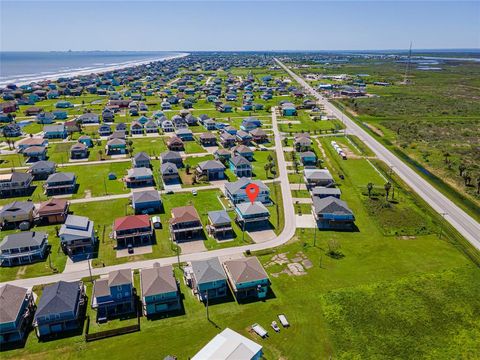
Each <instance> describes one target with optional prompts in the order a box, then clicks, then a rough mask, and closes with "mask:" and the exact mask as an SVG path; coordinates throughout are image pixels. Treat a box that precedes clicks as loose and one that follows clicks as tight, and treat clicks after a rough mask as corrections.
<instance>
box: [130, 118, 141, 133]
mask: <svg viewBox="0 0 480 360" xmlns="http://www.w3.org/2000/svg"><path fill="white" fill-rule="evenodd" d="M130 134H132V135H143V125H142V124H141V123H140V122H138V121H133V122H132V124H131V125H130Z"/></svg>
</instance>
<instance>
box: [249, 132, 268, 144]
mask: <svg viewBox="0 0 480 360" xmlns="http://www.w3.org/2000/svg"><path fill="white" fill-rule="evenodd" d="M250 135H251V136H252V140H253V141H255V142H256V143H259V144H261V143H264V142H267V141H268V135H267V133H266V132H265V130H263V129H259V128H256V129H253V130H251V131H250Z"/></svg>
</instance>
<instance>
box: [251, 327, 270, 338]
mask: <svg viewBox="0 0 480 360" xmlns="http://www.w3.org/2000/svg"><path fill="white" fill-rule="evenodd" d="M252 329H253V331H255V333H257V335H258V336H260V337H261V338H265V337H267V335H268V333H267V330H265V329H264V328H263V327H262V326H260V325H258V324H257V323H255V324H253V325H252Z"/></svg>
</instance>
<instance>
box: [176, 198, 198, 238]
mask: <svg viewBox="0 0 480 360" xmlns="http://www.w3.org/2000/svg"><path fill="white" fill-rule="evenodd" d="M171 215H172V216H171V219H170V220H169V225H170V234H171V235H172V239H173V241H176V242H179V241H184V240H190V239H193V238H194V237H197V236H198V235H200V234H201V232H202V231H203V227H202V223H201V221H200V216H199V215H198V213H197V210H196V209H195V208H194V207H193V206H181V207H176V208H173V209H172V210H171Z"/></svg>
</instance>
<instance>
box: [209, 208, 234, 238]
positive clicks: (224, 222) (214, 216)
mask: <svg viewBox="0 0 480 360" xmlns="http://www.w3.org/2000/svg"><path fill="white" fill-rule="evenodd" d="M232 230H233V229H232V220H231V219H230V216H228V213H227V212H226V211H225V210H217V211H209V212H208V225H207V231H208V233H209V234H210V235H212V236H213V237H215V238H217V239H218V238H225V237H227V236H228V235H231V234H232Z"/></svg>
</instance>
